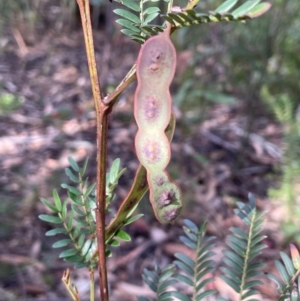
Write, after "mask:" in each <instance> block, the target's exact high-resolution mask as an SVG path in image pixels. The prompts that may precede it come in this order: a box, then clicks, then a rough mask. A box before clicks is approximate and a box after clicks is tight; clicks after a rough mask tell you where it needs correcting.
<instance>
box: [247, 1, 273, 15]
mask: <svg viewBox="0 0 300 301" xmlns="http://www.w3.org/2000/svg"><path fill="white" fill-rule="evenodd" d="M271 7H272V4H271V3H269V2H262V3H259V4H258V5H256V6H255V7H254V8H253V9H251V10H250V11H249V12H248V13H247V15H248V16H249V17H250V18H252V19H253V18H257V17H260V16H261V15H263V14H264V13H266V12H267V11H268V10H269V9H270V8H271Z"/></svg>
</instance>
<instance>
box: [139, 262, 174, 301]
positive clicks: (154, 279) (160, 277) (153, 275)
mask: <svg viewBox="0 0 300 301" xmlns="http://www.w3.org/2000/svg"><path fill="white" fill-rule="evenodd" d="M175 270H176V267H175V265H174V264H169V265H167V266H166V267H165V268H163V269H160V268H158V267H156V268H155V270H154V271H150V270H148V269H144V272H143V275H142V277H143V280H144V281H145V283H147V285H148V286H149V287H150V288H151V290H152V291H154V292H155V293H156V296H157V298H156V300H157V301H162V300H173V299H172V296H171V295H172V293H173V292H167V291H166V290H167V289H169V287H170V286H171V285H173V284H174V283H176V280H174V279H172V276H173V275H174V273H175ZM174 293H176V292H174ZM170 298H171V299H170ZM138 300H139V301H149V299H148V298H146V297H141V296H140V297H138Z"/></svg>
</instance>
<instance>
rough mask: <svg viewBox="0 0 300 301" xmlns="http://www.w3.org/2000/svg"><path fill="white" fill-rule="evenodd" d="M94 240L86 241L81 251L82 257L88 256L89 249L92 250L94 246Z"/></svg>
mask: <svg viewBox="0 0 300 301" xmlns="http://www.w3.org/2000/svg"><path fill="white" fill-rule="evenodd" d="M92 242H93V241H92V240H91V239H88V240H86V242H85V243H84V245H83V247H82V249H81V254H82V256H86V255H87V253H88V251H89V249H90V248H91V245H92Z"/></svg>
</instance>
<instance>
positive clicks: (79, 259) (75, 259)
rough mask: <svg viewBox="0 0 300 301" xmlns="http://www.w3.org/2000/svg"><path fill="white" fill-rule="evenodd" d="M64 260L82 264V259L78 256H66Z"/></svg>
mask: <svg viewBox="0 0 300 301" xmlns="http://www.w3.org/2000/svg"><path fill="white" fill-rule="evenodd" d="M64 260H65V261H68V262H82V257H81V256H79V255H74V256H67V257H64Z"/></svg>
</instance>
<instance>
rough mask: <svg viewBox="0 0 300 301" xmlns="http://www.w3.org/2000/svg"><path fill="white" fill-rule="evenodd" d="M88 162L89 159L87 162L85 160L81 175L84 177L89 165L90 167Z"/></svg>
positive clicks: (87, 159)
mask: <svg viewBox="0 0 300 301" xmlns="http://www.w3.org/2000/svg"><path fill="white" fill-rule="evenodd" d="M88 162H89V157H86V158H85V160H84V163H83V167H82V169H81V170H80V175H81V176H82V177H83V176H84V174H85V172H86V168H87V165H88Z"/></svg>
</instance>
